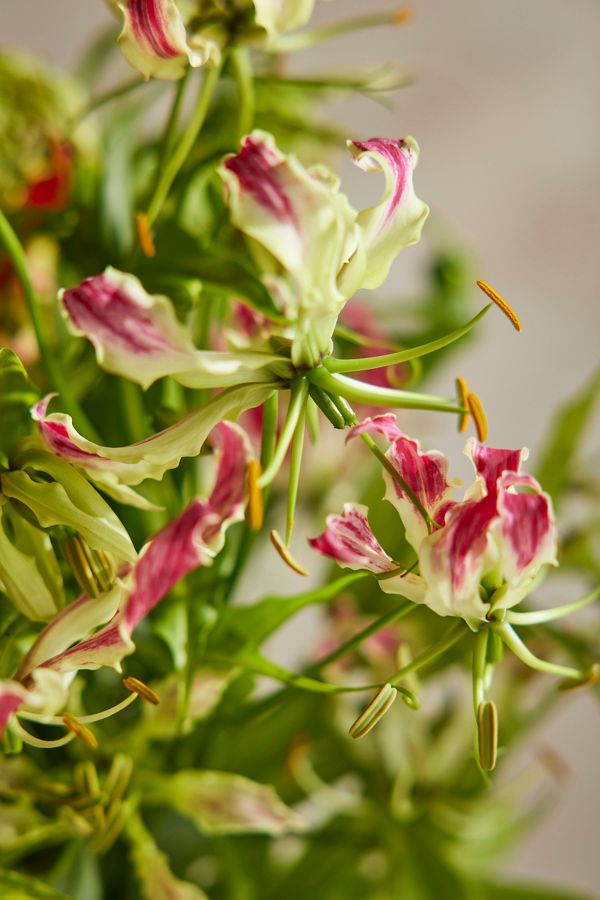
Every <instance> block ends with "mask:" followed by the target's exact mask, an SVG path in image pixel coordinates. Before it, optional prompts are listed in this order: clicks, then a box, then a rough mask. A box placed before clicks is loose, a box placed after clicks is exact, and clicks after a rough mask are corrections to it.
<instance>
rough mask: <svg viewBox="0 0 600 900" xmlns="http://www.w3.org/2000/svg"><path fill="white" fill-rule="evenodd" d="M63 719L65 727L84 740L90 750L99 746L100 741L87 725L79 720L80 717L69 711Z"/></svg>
mask: <svg viewBox="0 0 600 900" xmlns="http://www.w3.org/2000/svg"><path fill="white" fill-rule="evenodd" d="M62 720H63V725H64V726H65V728H68V730H69V731H70V732H72V733H73V734H74V735H75V736H76V737H78V738H79V740H80V741H83V743H84V744H85V745H86V747H89V748H90V750H95V749H96V748H97V746H98V741H97V740H96V737H95V735H94V734H93V732H92V731H90V729H89V728H88V727H87V725H83V723H82V722H79V721H78V719H76V718H75V717H74V716H71V715H69V714H68V713H67V714H66V715H65V716H63V717H62Z"/></svg>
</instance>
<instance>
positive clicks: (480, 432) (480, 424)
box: [467, 391, 488, 444]
mask: <svg viewBox="0 0 600 900" xmlns="http://www.w3.org/2000/svg"><path fill="white" fill-rule="evenodd" d="M467 406H468V407H469V412H470V413H471V415H472V416H473V421H474V422H475V428H476V429H477V437H478V439H479V442H480V443H481V444H483V443H484V441H485V440H486V438H487V435H488V420H487V416H486V414H485V409H484V408H483V403H482V402H481V400H480V399H479V396H478V395H477V394H474V393H473V392H472V391H471V392H470V393H469V394H468V395H467Z"/></svg>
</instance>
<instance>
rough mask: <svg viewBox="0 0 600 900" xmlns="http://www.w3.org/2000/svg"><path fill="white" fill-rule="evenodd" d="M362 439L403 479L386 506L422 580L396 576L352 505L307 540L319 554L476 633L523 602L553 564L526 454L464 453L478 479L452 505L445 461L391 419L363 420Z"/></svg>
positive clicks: (552, 537) (394, 484) (540, 496)
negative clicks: (376, 443)
mask: <svg viewBox="0 0 600 900" xmlns="http://www.w3.org/2000/svg"><path fill="white" fill-rule="evenodd" d="M361 433H371V434H372V433H379V434H383V435H384V436H385V437H386V438H387V439H388V440H389V441H390V447H389V449H388V451H387V453H386V457H387V459H388V460H389V462H390V463H391V464H392V466H393V468H394V470H395V471H396V472H397V473H398V476H399V479H398V480H396V479H394V478H393V477H392V475H391V474H390V473H388V472H386V473H385V475H384V478H385V481H386V499H387V500H388V501H389V502H390V503H392V504H393V506H394V507H395V508H396V509H397V511H398V513H399V515H400V518H401V520H402V523H403V525H404V528H405V531H406V539H407V541H408V542H409V543H410V545H411V546H412V547H413V549H414V550H415V553H416V554H417V558H418V566H419V574H418V575H416V574H413V573H412V572H409V573H400V572H399V573H398V574H397V575H394V574H392V573H393V572H394V571H395V570H397V569H398V567H397V565H396V564H395V563H394V561H393V560H392V559H391V558H390V557H389V556H388V554H387V553H386V552H385V550H384V549H383V548H382V547H381V545H380V543H379V542H378V540H377V538H376V537H375V535H374V534H373V532H372V531H371V528H370V526H369V523H368V520H367V511H366V509H365V508H364V507H361V506H358V505H356V504H351V503H349V504H346V506H345V507H344V512H343V514H342V515H341V516H329V517H328V520H327V528H326V530H325V531H324V532H323V534H321V535H320V536H319V537H317V538H314V539H312V540H311V545H312V546H313V547H314V548H315V549H316V550H319V551H320V552H321V553H323V554H325V555H327V556H330V557H331V558H333V559H335V560H336V561H337V562H338V563H339V564H340V565H342V566H345V567H347V568H351V569H369V570H370V571H372V572H375V573H376V574H379V575H381V574H383V575H385V576H386V577H385V578H383V579H382V580H381V581H380V585H381V588H382V589H383V590H384V591H386V592H387V593H393V594H400V595H402V596H404V597H406V598H408V599H410V600H413V601H415V602H418V603H424V604H425V605H427V606H428V607H429V608H430V609H432V610H433V611H434V612H436V613H437V614H438V615H441V616H458V617H461V618H463V619H465V620H466V621H467V623H469V624H470V625H471V627H473V628H476V627H477V626H478V624H479V623H480V622H484V621H486V620H489V617H490V615H491V614H493V613H494V612H497V611H501V610H506V609H510V608H511V607H513V606H515V605H516V604H518V603H520V602H521V600H522V599H523V598H524V597H525V596H526V594H528V593H529V591H531V589H532V587H533V586H534V585H535V583H536V579H537V576H538V575H539V574H540V572H541V570H542V568H543V567H544V566H545V565H548V564H550V565H556V530H555V527H554V520H553V513H552V503H551V500H550V498H549V497H548V495H547V494H545V493H544V492H543V491H542V489H541V487H540V485H539V484H538V482H537V481H536V480H535V478H533V477H532V476H531V475H527V474H525V473H521V472H520V466H521V462H522V461H523V460H524V459H526V458H527V451H526V450H500V449H492V448H490V447H485V446H483V445H482V444H479V443H477V442H476V441H475V440H474V439H470V440H469V441H468V442H467V445H466V449H465V452H466V454H467V456H468V457H469V459H471V461H472V463H473V466H474V468H475V472H476V480H475V482H474V484H473V485H472V486H471V487H470V488H469V489H468V490H467V491H466V493H465V496H464V499H463V500H462V501H456V500H453V499H452V493H453V490H454V488H455V487H456V486H457V484H456V482H449V481H448V477H447V470H448V465H447V460H446V459H445V457H444V456H443V455H442V454H441V453H438V452H436V451H433V452H428V453H422V452H421V450H420V448H419V443H418V441H415V440H412V439H411V438H409V437H407V436H406V435H404V434H402V432H401V431H400V430H399V429H398V427H397V425H396V422H395V417H394V416H393V415H389V414H388V415H383V416H377V417H375V418H373V419H366V420H365V421H364V422H363V423H361V424H360V425H359V426H356V427H355V428H354V429H353V430H352V432H351V436H352V435H357V434H361Z"/></svg>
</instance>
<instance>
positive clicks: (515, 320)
mask: <svg viewBox="0 0 600 900" xmlns="http://www.w3.org/2000/svg"><path fill="white" fill-rule="evenodd" d="M475 284H476V285H477V287H478V288H479V289H480V290H482V291H483V293H484V294H486V295H487V296H488V297H489V298H490V300H491V301H492V303H495V304H496V306H497V307H498V309H500V310H502V312H503V313H504V315H505V316H506V318H507V319H509V320H510V321H511V322H512V325H513V328H515V329H516V330H517V331H521V330H522V325H521V320H520V319H519V317H518V315H517V314H516V312H515V311H514V309H513V308H512V306H509V304H508V303H507V302H506V300H505V299H504V297H501V296H500V294H499V293H498V292H497V291H495V290H494V288H493V287H491V286H490V285H489V284H488V283H487V281H481V280H478V281H476V282H475Z"/></svg>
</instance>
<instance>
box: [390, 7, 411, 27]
mask: <svg viewBox="0 0 600 900" xmlns="http://www.w3.org/2000/svg"><path fill="white" fill-rule="evenodd" d="M413 15H414V13H413V11H412V9H411V8H410V6H401V7H400V8H399V9H397V10H396V11H395V12H394V13H393V22H394V25H406V24H407V23H408V22H410V21H411V20H412V17H413Z"/></svg>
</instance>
